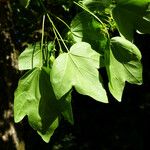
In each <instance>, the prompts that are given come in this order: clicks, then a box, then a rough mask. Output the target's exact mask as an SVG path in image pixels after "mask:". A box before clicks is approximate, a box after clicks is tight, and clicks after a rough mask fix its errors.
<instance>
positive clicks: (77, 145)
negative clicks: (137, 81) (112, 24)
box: [0, 0, 150, 150]
mask: <svg viewBox="0 0 150 150" xmlns="http://www.w3.org/2000/svg"><path fill="white" fill-rule="evenodd" d="M55 7H57V6H53V9H54V10H55V9H56V8H55ZM18 8H19V9H18ZM36 9H38V11H39V12H40V8H35V10H32V11H27V10H25V9H23V8H22V7H20V5H19V4H18V1H9V0H0V150H15V149H16V147H18V150H24V149H26V150H34V149H43V150H144V149H147V150H148V149H149V148H145V146H146V141H149V131H150V123H149V120H150V91H149V90H150V69H149V64H150V59H149V51H150V35H139V34H135V41H134V42H135V44H136V45H137V46H138V48H139V49H140V50H141V53H142V56H143V57H142V63H143V80H144V83H143V85H141V86H137V85H131V84H128V83H127V84H126V87H125V90H124V94H123V100H122V102H121V103H119V102H117V101H116V100H115V99H114V98H113V97H112V96H111V95H110V94H109V100H110V103H109V104H102V103H99V102H96V101H95V100H93V99H91V98H89V97H87V96H82V95H79V94H78V93H76V91H73V94H72V97H73V100H72V106H73V113H74V119H75V124H74V125H70V124H69V123H67V122H66V121H65V120H62V121H61V123H60V126H59V127H58V129H57V130H56V132H55V134H54V135H53V137H52V139H51V141H50V143H48V144H46V143H44V142H43V141H42V139H41V138H40V136H39V135H37V133H36V132H35V131H34V130H33V129H32V128H31V127H30V126H29V125H28V122H27V118H25V119H24V120H23V121H22V122H20V123H18V124H15V123H14V121H13V94H14V90H15V89H16V87H17V83H18V79H19V77H20V76H21V75H22V73H21V72H19V71H18V70H17V58H18V55H19V54H20V52H22V51H23V49H24V46H25V44H26V42H33V41H34V40H35V41H37V40H38V38H39V37H40V33H39V32H38V31H37V30H38V29H39V28H41V26H40V25H41V24H40V22H39V18H40V17H37V16H38V13H37V12H36ZM57 9H58V7H57ZM73 10H74V8H72V14H70V16H65V15H66V14H65V15H64V16H65V17H68V18H69V17H72V16H73V15H74V13H73ZM41 11H42V10H41ZM52 11H53V10H52ZM59 11H60V12H61V8H60V10H59V9H58V12H57V13H60V12H59ZM62 15H63V14H62ZM35 23H36V26H35ZM59 28H60V29H61V26H59ZM47 30H48V29H47ZM31 33H32V34H31ZM49 38H51V37H49ZM100 71H101V70H100ZM102 74H103V75H105V70H102ZM106 82H107V79H106ZM146 137H147V138H146Z"/></svg>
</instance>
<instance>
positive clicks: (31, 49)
mask: <svg viewBox="0 0 150 150" xmlns="http://www.w3.org/2000/svg"><path fill="white" fill-rule="evenodd" d="M18 63H19V70H28V69H33V68H34V67H42V65H43V64H42V51H41V49H40V44H39V43H37V44H36V45H28V47H27V48H26V49H25V50H24V51H23V52H22V53H21V54H20V56H19V62H18Z"/></svg>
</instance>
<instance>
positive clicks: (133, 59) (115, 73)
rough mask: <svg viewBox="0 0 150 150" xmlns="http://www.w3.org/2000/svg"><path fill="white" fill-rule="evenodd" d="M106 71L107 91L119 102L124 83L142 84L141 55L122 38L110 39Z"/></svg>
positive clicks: (132, 45)
mask: <svg viewBox="0 0 150 150" xmlns="http://www.w3.org/2000/svg"><path fill="white" fill-rule="evenodd" d="M106 60H107V62H106V64H107V65H106V69H107V74H108V78H109V90H110V92H111V93H112V95H113V96H114V97H115V98H116V99H117V100H118V101H121V98H122V94H123V89H124V87H125V82H126V81H127V82H129V83H132V84H138V85H140V84H142V64H141V61H140V60H141V54H140V51H139V50H138V48H137V47H136V46H135V45H134V44H132V43H131V42H129V41H128V40H126V39H124V38H122V37H114V38H112V39H111V48H110V50H108V51H107V52H106Z"/></svg>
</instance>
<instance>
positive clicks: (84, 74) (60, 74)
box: [51, 42, 108, 103]
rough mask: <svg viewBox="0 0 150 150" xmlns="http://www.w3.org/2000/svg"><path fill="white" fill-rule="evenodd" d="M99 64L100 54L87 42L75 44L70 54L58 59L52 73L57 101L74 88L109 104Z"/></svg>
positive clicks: (64, 54) (62, 55)
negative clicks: (99, 71)
mask: <svg viewBox="0 0 150 150" xmlns="http://www.w3.org/2000/svg"><path fill="white" fill-rule="evenodd" d="M99 63H100V54H98V53H97V52H95V51H94V50H92V48H91V46H90V44H88V43H85V42H78V43H76V44H74V45H73V46H72V47H71V48H70V51H69V52H68V53H63V54H61V55H60V56H59V57H57V59H56V60H55V61H54V64H53V67H52V71H51V82H52V86H53V89H54V93H55V95H56V97H57V99H60V98H61V97H62V96H63V95H64V94H66V93H67V92H68V91H69V90H70V89H71V88H72V87H73V86H74V87H75V89H76V90H77V91H78V92H79V93H80V94H83V95H88V96H91V97H92V98H94V99H96V100H98V101H101V102H104V103H107V102H108V101H107V96H106V92H105V90H104V88H103V86H102V80H101V78H100V76H99V73H98V70H97V69H98V68H99Z"/></svg>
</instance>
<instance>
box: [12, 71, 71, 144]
mask: <svg viewBox="0 0 150 150" xmlns="http://www.w3.org/2000/svg"><path fill="white" fill-rule="evenodd" d="M49 72H50V70H49V69H47V68H42V69H39V68H34V69H32V70H30V71H28V72H27V73H26V74H25V75H24V76H23V77H22V78H21V79H20V81H19V84H18V88H17V90H16V92H15V100H14V119H15V122H19V121H21V120H22V119H23V118H24V117H25V116H26V115H27V116H28V120H29V124H30V125H31V126H32V127H33V128H34V129H35V130H37V132H38V133H39V134H40V135H41V137H42V138H43V140H44V141H45V142H48V141H49V140H50V137H51V136H52V134H53V132H54V130H55V129H56V128H57V126H58V117H59V116H60V114H61V113H66V114H67V119H68V120H69V121H70V122H73V119H72V118H73V117H72V109H71V97H70V96H68V94H67V95H65V96H64V97H63V98H62V99H61V100H60V101H57V100H56V97H55V95H54V92H53V89H52V87H51V83H50V81H49ZM68 113H69V114H68Z"/></svg>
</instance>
